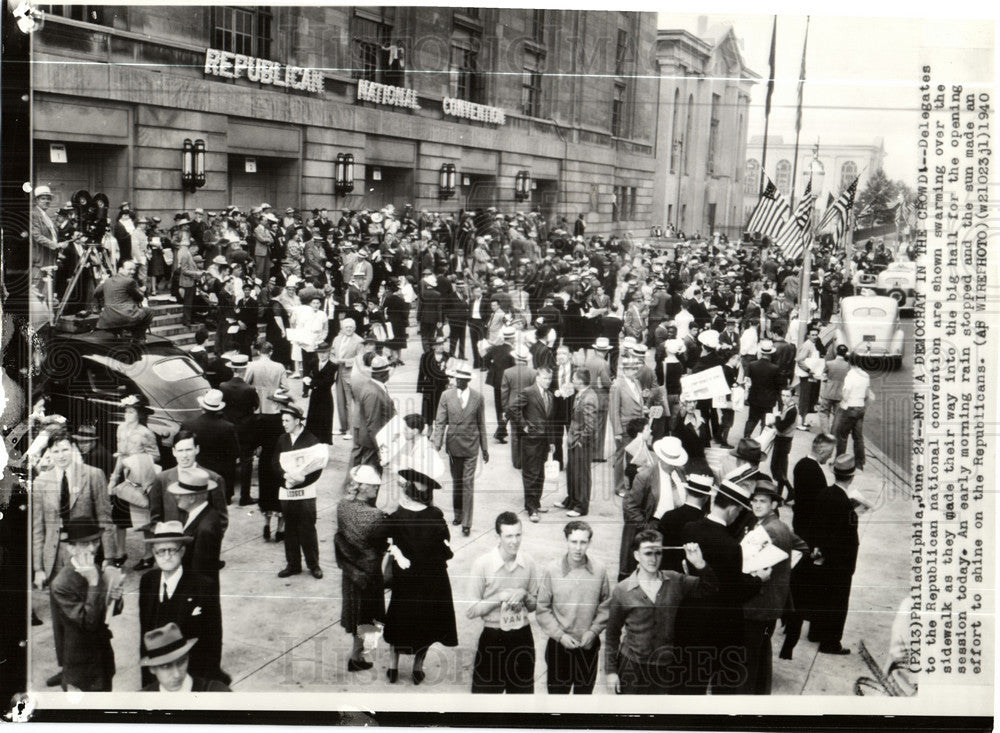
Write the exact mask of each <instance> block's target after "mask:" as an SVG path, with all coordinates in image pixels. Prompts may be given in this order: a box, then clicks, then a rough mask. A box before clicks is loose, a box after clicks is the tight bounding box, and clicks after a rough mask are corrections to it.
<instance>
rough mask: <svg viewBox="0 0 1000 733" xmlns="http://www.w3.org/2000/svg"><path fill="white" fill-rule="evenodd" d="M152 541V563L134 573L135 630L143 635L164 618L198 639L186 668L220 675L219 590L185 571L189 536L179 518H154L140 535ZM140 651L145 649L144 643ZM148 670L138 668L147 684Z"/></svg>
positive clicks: (198, 673) (197, 673)
mask: <svg viewBox="0 0 1000 733" xmlns="http://www.w3.org/2000/svg"><path fill="white" fill-rule="evenodd" d="M145 541H146V542H147V543H149V544H150V545H152V547H153V558H154V559H155V560H156V567H155V568H153V569H152V570H150V571H149V572H147V573H145V574H144V575H143V576H142V578H140V579H139V633H140V634H141V635H142V636H143V637H144V636H145V635H146V634H148V633H149V632H151V631H152V630H153V629H158V628H160V627H161V626H164V625H165V624H167V623H174V624H177V626H179V627H180V628H181V629H183V631H184V634H185V635H186V636H187V637H188V638H191V637H194V638H198V639H201V640H202V642H201V644H199V646H198V648H197V649H196V650H194V651H193V652H192V653H191V656H190V659H189V670H190V672H191V674H192V675H194V676H197V677H203V678H206V679H216V680H218V679H222V678H223V673H222V670H221V668H220V661H221V658H222V616H221V613H220V604H219V593H218V590H217V589H215V588H213V587H212V584H211V583H210V582H209V581H208V580H207V579H206V578H205V576H204V575H202V574H201V573H196V572H185V570H184V564H183V560H184V555H185V552H186V551H187V549H188V547H190V545H191V543H192V542H193V541H194V538H192V537H191V536H190V535H187V534H185V533H184V525H183V524H181V523H180V522H178V521H170V522H158V523H157V524H156V525H155V527H154V528H153V533H152V535H151V536H150V537H148V538H146V540H145ZM139 652H140V654H141V655H143V656H147V655H149V653H150V650H149V649H148V648H147V647H146V646H145V645H144V644H143V645H141V646H140V650H139ZM153 681H154V676H153V673H152V671H151V670H150V669H149V668H148V667H146V666H144V667H143V669H142V686H143V688H145V687H146V686H148V685H150V684H152V683H153Z"/></svg>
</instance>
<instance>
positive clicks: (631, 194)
mask: <svg viewBox="0 0 1000 733" xmlns="http://www.w3.org/2000/svg"><path fill="white" fill-rule="evenodd" d="M635 193H636V189H635V187H634V186H633V187H632V188H630V189H629V196H628V204H629V207H628V218H629V219H635V199H636V195H635Z"/></svg>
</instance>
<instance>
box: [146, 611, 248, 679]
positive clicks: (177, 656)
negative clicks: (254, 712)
mask: <svg viewBox="0 0 1000 733" xmlns="http://www.w3.org/2000/svg"><path fill="white" fill-rule="evenodd" d="M198 641H199V639H198V638H197V637H196V638H193V639H190V638H188V639H186V638H184V635H183V634H182V633H181V630H180V628H179V627H178V626H177V624H175V623H168V624H165V625H164V626H161V627H159V628H156V629H152V630H150V631H147V632H146V633H145V634H144V635H143V637H142V642H143V646H144V647H145V648H146V650H147V651H146V654H145V656H143V657H142V658H141V659H140V660H139V664H141V665H142V668H143V677H144V678H145V676H146V675H147V674H148V675H149V676H151V677H154V678H155V679H154V680H153V681H152V682H150V683H149V684H148V685H143V687H142V691H143V692H232V690H230V689H229V687H228V685H225V684H223V683H222V682H219V681H218V680H216V679H210V678H206V677H201V676H197V675H193V674H190V673H189V671H188V669H189V665H190V663H191V651H192V649H193V648H194V647H195V646H197V645H198ZM202 643H204V641H203V642H202ZM147 669H148V670H149V671H148V672H147Z"/></svg>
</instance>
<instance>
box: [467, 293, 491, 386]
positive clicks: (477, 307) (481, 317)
mask: <svg viewBox="0 0 1000 733" xmlns="http://www.w3.org/2000/svg"><path fill="white" fill-rule="evenodd" d="M488 315H489V309H488V308H487V301H486V298H484V297H483V287H482V285H473V286H472V291H471V292H470V293H469V345H470V346H471V347H472V368H473V369H481V368H482V366H483V355H482V354H480V353H479V342H480V341H482V340H483V339H484V338H486V318H487V316H488Z"/></svg>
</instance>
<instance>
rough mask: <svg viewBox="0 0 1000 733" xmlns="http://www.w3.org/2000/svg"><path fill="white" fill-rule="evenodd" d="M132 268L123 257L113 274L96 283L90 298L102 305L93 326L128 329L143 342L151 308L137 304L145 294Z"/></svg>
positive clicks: (132, 264)
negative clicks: (92, 295)
mask: <svg viewBox="0 0 1000 733" xmlns="http://www.w3.org/2000/svg"><path fill="white" fill-rule="evenodd" d="M136 268H137V266H136V264H135V262H133V261H132V260H125V261H124V262H122V263H121V265H120V266H119V267H118V272H117V273H116V274H115V275H112V276H111V277H109V278H108V279H107V280H105V281H104V282H103V283H101V284H100V285H98V286H97V290H95V291H94V297H95V298H96V299H98V301H99V302H102V304H103V305H102V307H101V315H100V317H99V318H98V319H97V327H98V328H103V329H108V330H118V329H123V330H125V329H128V330H131V331H132V338H133V339H134V340H136V341H144V340H145V339H146V331H147V330H148V329H149V326H150V324H151V323H152V322H153V311H151V310H150V309H149V308H143V307H142V306H140V305H139V304H140V303H141V302H142V300H143V298H144V297H145V295H143V293H142V291H141V290H139V284H138V283H137V282H136V280H135V273H136Z"/></svg>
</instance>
